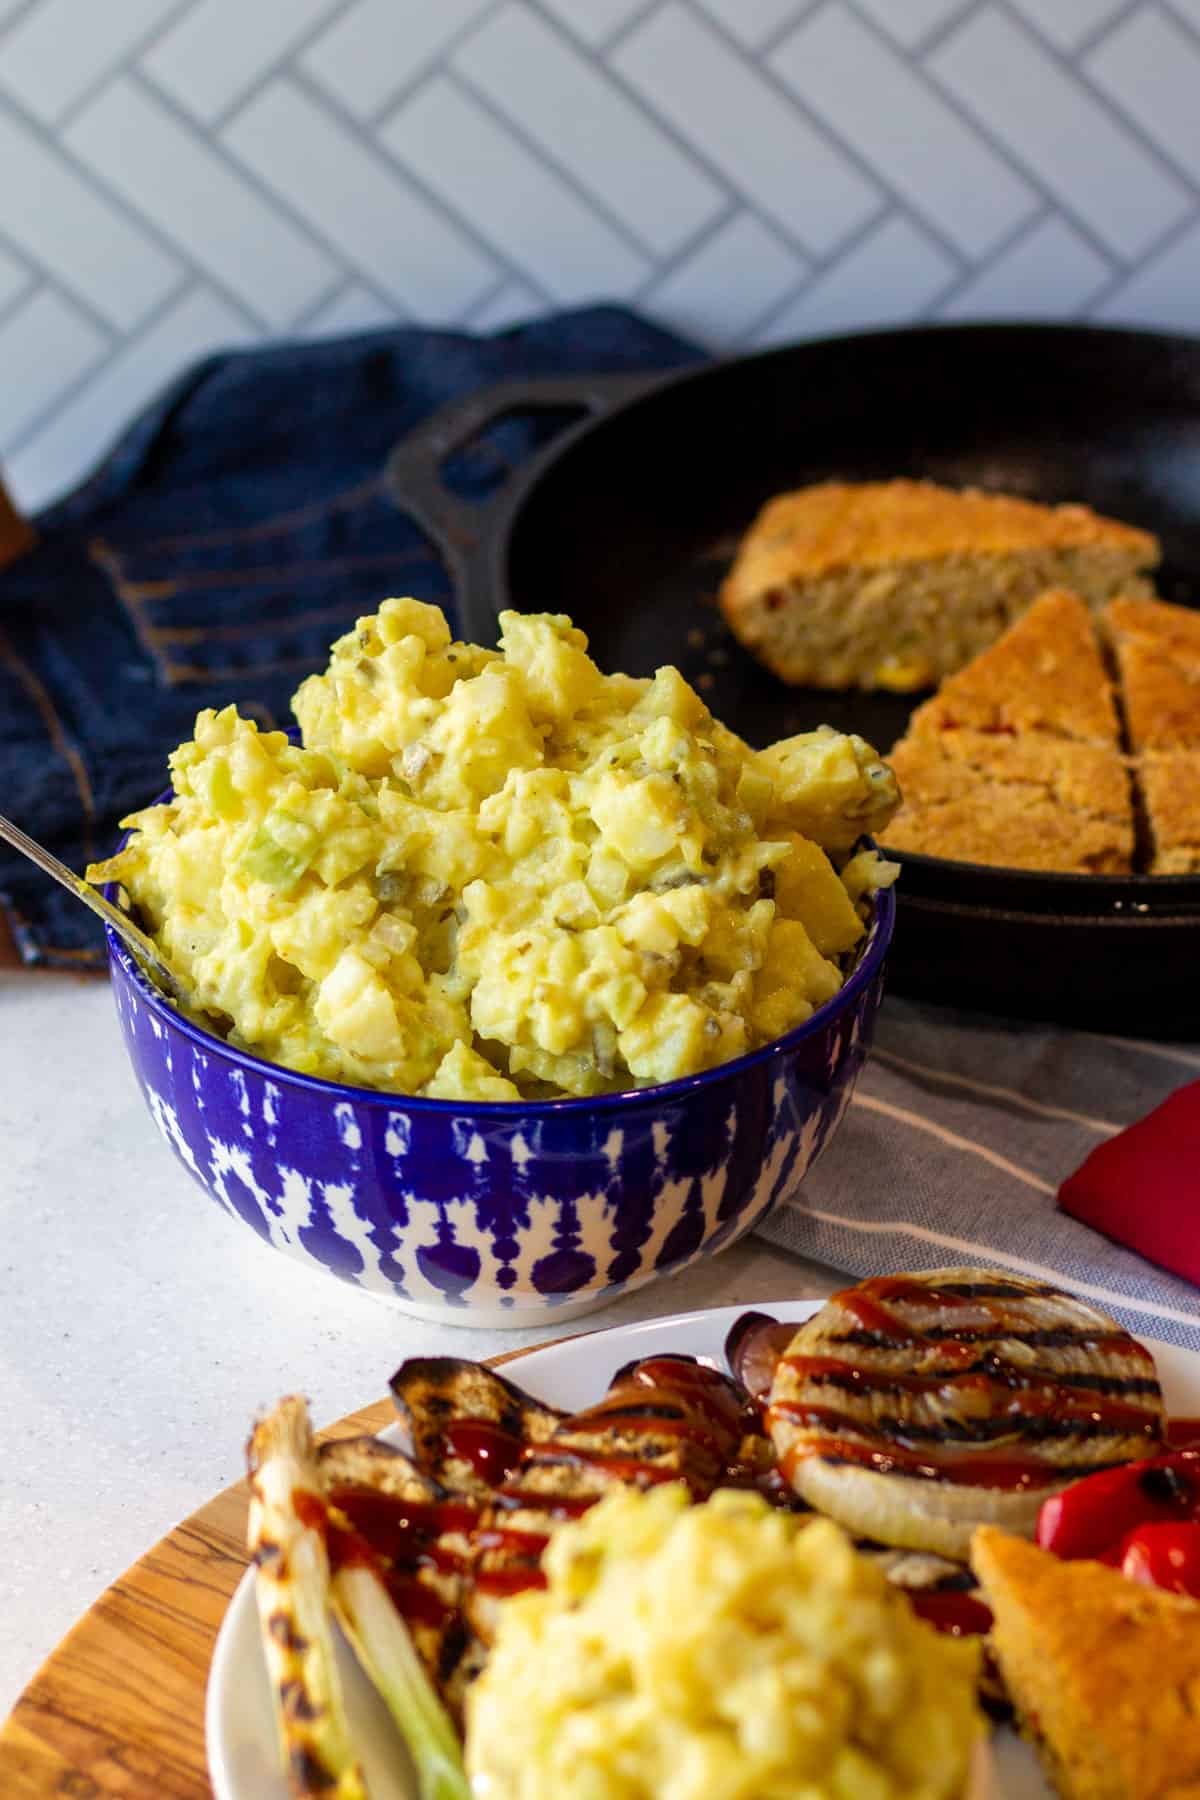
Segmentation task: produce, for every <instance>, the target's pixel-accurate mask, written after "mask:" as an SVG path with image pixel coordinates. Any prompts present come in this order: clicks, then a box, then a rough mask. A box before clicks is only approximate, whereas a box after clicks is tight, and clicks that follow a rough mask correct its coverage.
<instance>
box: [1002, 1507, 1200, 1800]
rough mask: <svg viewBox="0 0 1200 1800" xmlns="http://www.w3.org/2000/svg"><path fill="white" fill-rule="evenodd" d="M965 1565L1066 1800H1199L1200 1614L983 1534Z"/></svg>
mask: <svg viewBox="0 0 1200 1800" xmlns="http://www.w3.org/2000/svg"><path fill="white" fill-rule="evenodd" d="M971 1564H972V1567H973V1568H974V1570H975V1573H976V1575H977V1576H978V1577H979V1580H980V1582H981V1583H982V1585H983V1590H984V1593H985V1595H986V1597H987V1602H988V1605H989V1606H990V1607H991V1609H992V1614H993V1618H994V1624H993V1627H992V1635H991V1645H992V1649H993V1651H994V1652H995V1654H996V1656H997V1657H998V1659H999V1662H1000V1669H1001V1673H1002V1675H1003V1677H1004V1681H1005V1684H1006V1686H1007V1688H1008V1692H1009V1695H1010V1697H1011V1699H1012V1701H1013V1704H1014V1706H1015V1707H1016V1711H1017V1715H1018V1718H1019V1719H1020V1722H1021V1725H1022V1728H1023V1729H1024V1731H1025V1733H1026V1735H1027V1736H1028V1737H1029V1738H1030V1739H1031V1740H1032V1741H1033V1743H1034V1744H1035V1745H1036V1747H1037V1749H1038V1752H1039V1754H1040V1756H1041V1758H1042V1762H1043V1764H1044V1766H1045V1769H1046V1773H1047V1775H1048V1776H1049V1778H1050V1780H1051V1781H1052V1782H1053V1784H1054V1786H1055V1788H1056V1789H1057V1791H1058V1793H1059V1794H1061V1795H1062V1796H1063V1800H1168V1797H1170V1800H1196V1796H1197V1795H1200V1605H1197V1603H1196V1602H1195V1601H1194V1600H1189V1599H1186V1598H1185V1597H1183V1596H1182V1595H1176V1594H1164V1593H1160V1592H1159V1591H1158V1590H1157V1589H1156V1588H1146V1587H1141V1586H1140V1585H1138V1584H1137V1583H1135V1582H1132V1581H1128V1580H1126V1578H1125V1577H1124V1576H1123V1575H1120V1574H1118V1573H1117V1571H1116V1570H1115V1569H1108V1568H1105V1567H1104V1566H1103V1565H1102V1564H1100V1563H1094V1562H1060V1561H1059V1560H1058V1558H1057V1557H1054V1556H1051V1555H1049V1554H1048V1553H1047V1552H1046V1551H1044V1550H1038V1549H1035V1547H1034V1546H1033V1545H1032V1544H1027V1543H1025V1542H1024V1541H1023V1540H1022V1539H1020V1538H1016V1537H1008V1536H1006V1535H1005V1533H1004V1532H1002V1531H998V1530H996V1529H995V1527H993V1526H982V1527H981V1528H980V1529H979V1530H978V1531H977V1532H976V1533H975V1536H974V1538H973V1540H972V1544H971Z"/></svg>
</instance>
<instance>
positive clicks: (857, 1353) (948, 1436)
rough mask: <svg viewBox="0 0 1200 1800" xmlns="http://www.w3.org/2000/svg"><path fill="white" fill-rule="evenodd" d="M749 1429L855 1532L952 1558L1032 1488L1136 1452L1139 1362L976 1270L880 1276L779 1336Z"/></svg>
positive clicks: (1036, 1290)
mask: <svg viewBox="0 0 1200 1800" xmlns="http://www.w3.org/2000/svg"><path fill="white" fill-rule="evenodd" d="M767 1423H768V1429H769V1431H770V1434H771V1437H772V1439H773V1441H774V1444H775V1448H776V1450H777V1452H778V1455H779V1460H780V1465H781V1467H782V1469H783V1471H784V1474H785V1475H786V1476H787V1478H788V1479H789V1480H790V1481H791V1482H792V1484H793V1486H794V1487H795V1489H796V1491H797V1492H798V1493H800V1494H801V1495H802V1496H803V1497H804V1499H806V1500H807V1501H808V1502H809V1503H810V1504H811V1505H812V1506H814V1507H816V1508H817V1509H818V1510H819V1511H821V1512H823V1513H827V1514H828V1515H829V1516H830V1517H831V1518H834V1519H836V1520H837V1521H838V1522H839V1523H840V1524H842V1525H844V1526H845V1527H846V1529H847V1530H848V1531H850V1532H852V1533H853V1534H854V1535H855V1536H863V1537H870V1538H873V1539H875V1540H877V1541H878V1542H880V1543H882V1544H890V1545H893V1546H896V1547H898V1548H901V1549H912V1550H926V1551H932V1552H934V1553H936V1554H938V1555H941V1556H948V1557H953V1558H956V1559H960V1560H961V1559H963V1558H965V1557H966V1554H967V1550H968V1547H969V1543H970V1537H971V1532H972V1530H973V1529H974V1527H975V1526H976V1525H978V1524H984V1523H988V1524H997V1525H1001V1526H1003V1527H1004V1528H1005V1529H1006V1530H1008V1531H1012V1532H1016V1533H1018V1534H1022V1535H1029V1534H1030V1533H1031V1532H1032V1530H1033V1527H1034V1524H1035V1522H1036V1519H1037V1513H1038V1508H1039V1506H1040V1505H1041V1503H1042V1501H1043V1500H1044V1499H1045V1498H1046V1496H1047V1495H1048V1494H1050V1493H1053V1492H1055V1491H1056V1490H1057V1489H1058V1488H1060V1487H1063V1486H1065V1485H1066V1484H1067V1483H1068V1482H1070V1481H1073V1480H1076V1479H1077V1478H1078V1477H1079V1476H1080V1475H1086V1474H1091V1473H1092V1472H1094V1471H1095V1470H1096V1469H1100V1468H1107V1467H1110V1466H1111V1465H1113V1464H1115V1463H1121V1462H1127V1461H1129V1460H1131V1459H1133V1458H1136V1457H1142V1456H1148V1455H1151V1454H1153V1452H1154V1450H1155V1449H1156V1448H1157V1446H1158V1444H1159V1443H1160V1442H1161V1439H1162V1435H1163V1428H1164V1408H1163V1400H1162V1393H1161V1390H1160V1388H1159V1384H1158V1378H1157V1375H1156V1373H1155V1369H1154V1361H1153V1358H1152V1357H1151V1356H1150V1354H1149V1352H1148V1351H1146V1350H1144V1349H1143V1348H1142V1347H1141V1345H1140V1344H1138V1343H1137V1342H1136V1341H1135V1340H1134V1339H1133V1338H1132V1337H1130V1336H1129V1334H1128V1332H1126V1331H1123V1330H1122V1329H1121V1327H1120V1326H1119V1325H1117V1324H1116V1322H1115V1321H1114V1320H1112V1319H1110V1318H1108V1317H1107V1316H1106V1315H1105V1314H1103V1313H1100V1312H1097V1311H1096V1310H1095V1309H1094V1308H1092V1307H1090V1306H1086V1305H1084V1303H1083V1302H1082V1301H1080V1300H1076V1299H1074V1298H1073V1297H1071V1296H1069V1295H1067V1294H1063V1293H1061V1292H1060V1291H1059V1290H1058V1289H1056V1288H1053V1287H1050V1286H1048V1285H1046V1284H1045V1283H1043V1282H1037V1281H1029V1280H1026V1279H1025V1278H1023V1277H1021V1276H1017V1275H1008V1274H1005V1273H1003V1272H998V1271H996V1270H994V1269H972V1268H953V1269H935V1270H933V1271H931V1272H929V1273H925V1274H920V1275H900V1276H880V1277H876V1278H874V1279H872V1280H870V1281H864V1282H862V1283H860V1284H859V1286H858V1287H855V1288H848V1289H846V1290H845V1291H844V1292H842V1293H840V1294H835V1295H834V1296H833V1297H832V1298H831V1299H830V1300H829V1301H828V1302H827V1303H826V1305H825V1306H823V1307H822V1309H821V1311H820V1312H819V1313H816V1314H815V1315H814V1316H813V1318H811V1319H810V1320H808V1321H807V1322H806V1323H805V1324H804V1325H802V1326H801V1327H800V1329H799V1330H798V1331H797V1332H796V1335H795V1337H794V1338H793V1340H792V1342H791V1344H790V1345H789V1347H788V1349H787V1351H786V1352H785V1354H784V1355H783V1356H782V1357H781V1359H780V1361H779V1363H778V1365H777V1368H776V1371H775V1378H774V1381H773V1383H772V1387H771V1395H770V1403H769V1407H768V1411H767Z"/></svg>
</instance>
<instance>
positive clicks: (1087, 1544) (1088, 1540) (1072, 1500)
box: [1036, 1449, 1200, 1562]
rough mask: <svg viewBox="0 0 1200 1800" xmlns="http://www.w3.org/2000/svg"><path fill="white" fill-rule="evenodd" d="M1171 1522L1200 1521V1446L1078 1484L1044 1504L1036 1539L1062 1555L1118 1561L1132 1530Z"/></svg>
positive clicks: (1077, 1482) (1087, 1477) (1039, 1515)
mask: <svg viewBox="0 0 1200 1800" xmlns="http://www.w3.org/2000/svg"><path fill="white" fill-rule="evenodd" d="M1171 1522H1185V1523H1189V1524H1197V1523H1200V1449H1196V1450H1173V1451H1169V1452H1168V1453H1167V1454H1166V1455H1165V1456H1152V1457H1150V1458H1149V1459H1148V1460H1147V1461H1145V1462H1135V1463H1125V1464H1123V1465H1122V1467H1121V1468H1119V1469H1103V1470H1101V1472H1100V1473H1099V1474H1098V1475H1087V1476H1085V1477H1084V1479H1083V1480H1082V1481H1076V1482H1073V1483H1072V1485H1071V1486H1070V1487H1069V1488H1064V1489H1063V1491H1062V1493H1061V1494H1054V1495H1052V1496H1051V1498H1050V1499H1049V1500H1046V1501H1044V1502H1043V1504H1042V1509H1041V1511H1040V1512H1039V1514H1038V1522H1037V1533H1036V1537H1037V1542H1038V1543H1039V1544H1040V1545H1041V1547H1042V1549H1043V1550H1052V1551H1053V1552H1054V1554H1055V1555H1056V1556H1063V1557H1077V1556H1090V1557H1096V1558H1098V1559H1099V1560H1101V1561H1104V1562H1118V1561H1119V1560H1120V1559H1119V1555H1118V1554H1117V1553H1118V1552H1119V1551H1120V1548H1121V1546H1122V1544H1123V1542H1124V1540H1125V1539H1126V1538H1127V1537H1128V1536H1129V1534H1130V1533H1131V1532H1134V1531H1136V1530H1137V1528H1138V1527H1139V1526H1142V1525H1152V1524H1159V1523H1171Z"/></svg>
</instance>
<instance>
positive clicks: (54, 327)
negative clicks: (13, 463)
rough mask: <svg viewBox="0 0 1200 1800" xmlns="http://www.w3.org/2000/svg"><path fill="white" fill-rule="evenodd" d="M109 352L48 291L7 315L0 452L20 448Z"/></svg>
mask: <svg viewBox="0 0 1200 1800" xmlns="http://www.w3.org/2000/svg"><path fill="white" fill-rule="evenodd" d="M107 349H108V339H107V338H106V337H105V336H104V334H103V333H102V332H100V331H97V329H96V327H95V326H94V325H93V324H92V323H91V321H90V320H89V319H85V318H84V316H83V314H82V313H81V312H79V311H78V310H77V309H76V308H75V307H73V306H71V305H70V304H69V302H68V301H66V300H64V299H63V297H62V295H61V294H56V293H54V292H53V291H52V290H51V289H49V288H42V289H41V290H40V291H39V292H38V293H36V294H32V295H31V296H30V298H29V299H28V300H26V301H25V303H24V305H23V306H19V307H17V309H16V311H15V312H13V313H10V314H9V316H8V318H7V319H6V320H5V321H4V323H3V324H2V325H0V451H4V450H8V449H10V448H11V447H12V445H14V444H17V443H19V442H20V440H21V438H22V436H23V435H24V433H25V432H26V431H27V430H28V429H29V427H30V426H31V425H32V424H33V422H34V420H35V419H36V418H37V417H38V416H39V414H41V413H44V412H45V411H46V410H47V409H48V408H49V407H51V406H53V404H54V402H55V400H56V399H57V398H58V396H59V395H60V394H62V393H64V392H65V391H66V389H68V388H69V387H71V386H72V384H73V383H74V382H76V381H77V380H78V379H79V377H80V376H81V375H82V374H83V373H84V371H85V370H86V369H88V368H90V367H92V366H93V365H95V364H96V363H98V362H99V360H100V358H101V356H103V354H104V352H105V351H106V350H107ZM47 376H48V377H49V379H47Z"/></svg>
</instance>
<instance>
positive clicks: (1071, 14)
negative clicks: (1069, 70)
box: [1009, 0, 1125, 50]
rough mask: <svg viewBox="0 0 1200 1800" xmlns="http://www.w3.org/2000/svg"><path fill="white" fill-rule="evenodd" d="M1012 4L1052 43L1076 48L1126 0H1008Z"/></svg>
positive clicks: (1115, 12) (1072, 48)
mask: <svg viewBox="0 0 1200 1800" xmlns="http://www.w3.org/2000/svg"><path fill="white" fill-rule="evenodd" d="M1009 4H1010V5H1011V6H1014V7H1015V8H1016V10H1017V11H1018V12H1020V13H1023V14H1024V16H1025V18H1026V19H1027V20H1028V21H1029V23H1030V24H1031V25H1032V26H1033V27H1034V29H1035V30H1037V31H1040V32H1041V34H1042V36H1043V37H1044V38H1048V39H1049V40H1050V42H1051V43H1052V44H1057V45H1058V47H1059V48H1060V49H1061V50H1074V49H1075V48H1076V47H1077V46H1078V45H1079V44H1082V43H1083V41H1084V39H1085V38H1088V37H1090V36H1091V35H1092V33H1093V32H1094V31H1098V30H1099V29H1100V27H1101V26H1102V25H1104V24H1105V22H1106V21H1107V20H1109V19H1112V18H1115V17H1116V15H1117V14H1118V13H1119V12H1120V11H1121V9H1122V7H1123V6H1124V5H1125V0H1009Z"/></svg>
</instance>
